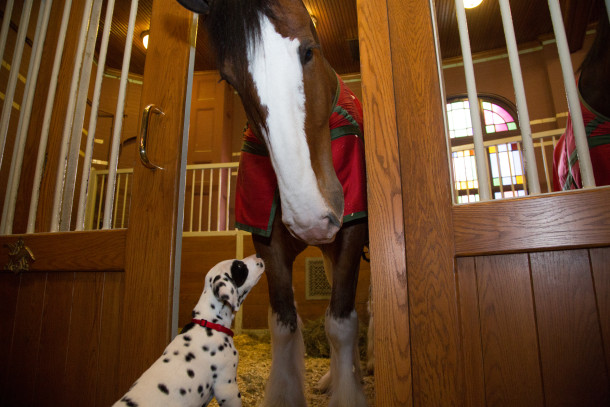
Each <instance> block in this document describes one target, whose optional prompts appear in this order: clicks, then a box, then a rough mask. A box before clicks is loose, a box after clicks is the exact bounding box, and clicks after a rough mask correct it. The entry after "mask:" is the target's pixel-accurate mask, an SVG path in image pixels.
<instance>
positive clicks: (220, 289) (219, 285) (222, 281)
mask: <svg viewBox="0 0 610 407" xmlns="http://www.w3.org/2000/svg"><path fill="white" fill-rule="evenodd" d="M212 290H214V291H213V292H214V296H215V297H216V298H218V299H219V300H220V301H223V302H226V303H227V304H229V305H230V306H231V308H232V309H233V311H238V310H239V302H238V300H237V297H238V295H237V287H235V283H234V282H233V280H232V279H230V278H229V276H228V274H225V275H223V276H216V277H215V278H214V281H213V282H212Z"/></svg>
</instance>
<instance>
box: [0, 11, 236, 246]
mask: <svg viewBox="0 0 610 407" xmlns="http://www.w3.org/2000/svg"><path fill="white" fill-rule="evenodd" d="M145 3H146V2H138V0H133V1H131V3H127V2H122V3H116V2H115V0H106V1H104V0H85V1H82V2H75V1H72V0H66V1H65V2H63V3H62V2H58V1H55V2H53V0H41V1H33V0H21V1H19V0H9V1H7V2H6V5H5V8H4V10H0V11H2V12H3V18H2V27H1V30H0V57H1V60H2V68H1V70H0V79H1V81H0V92H1V93H0V96H1V97H2V101H1V102H0V103H2V116H1V122H0V164H1V166H2V168H1V173H0V189H1V192H3V194H2V195H1V196H3V197H4V199H3V202H2V208H3V209H2V219H1V225H0V233H1V234H3V235H10V234H13V233H17V234H20V233H34V232H63V231H70V230H76V231H82V230H99V229H116V228H126V227H127V226H128V223H129V213H130V210H129V209H130V198H131V190H132V174H133V166H134V163H135V161H136V158H137V150H136V142H135V140H136V139H137V137H138V134H139V130H140V127H139V125H140V123H139V114H140V112H139V104H140V93H141V88H142V79H141V78H142V77H141V74H142V72H141V71H142V70H143V66H142V67H140V68H141V69H140V70H138V69H137V64H136V69H135V71H134V63H133V61H132V55H136V53H143V52H145V49H144V46H143V44H142V43H141V41H139V37H140V36H141V33H142V32H143V30H147V29H148V25H149V20H150V4H145ZM118 6H120V7H118ZM117 10H118V11H117ZM51 13H53V15H54V17H53V18H54V21H59V22H60V24H59V27H57V28H58V30H57V32H58V35H57V36H52V38H49V39H47V38H46V37H47V28H48V25H49V20H50V16H51ZM123 20H125V21H128V24H127V26H126V27H123V24H122V21H123ZM117 29H118V30H124V31H125V33H126V34H125V35H126V38H127V40H126V41H125V42H124V43H123V44H121V43H119V44H118V45H119V46H120V47H122V50H123V55H122V56H120V59H119V58H118V57H117V55H115V54H116V48H117V44H116V43H115V44H114V51H113V53H112V55H110V52H109V48H110V45H109V44H110V42H111V37H112V34H111V33H112V32H113V31H114V30H117ZM43 56H44V58H46V59H44V61H46V62H43ZM39 73H41V75H39ZM39 76H40V77H41V78H44V79H43V80H40V81H39V80H38V78H39ZM33 109H36V110H33ZM51 146H54V147H51ZM56 146H59V147H56ZM51 148H54V149H58V150H59V151H58V152H55V150H53V153H50V151H51ZM55 157H57V159H55ZM236 174H237V163H228V164H205V165H189V166H187V180H186V187H187V188H186V196H185V207H186V210H185V219H184V231H185V232H188V233H202V232H209V231H228V230H232V229H233V224H234V220H233V218H232V210H231V208H232V207H233V201H234V194H232V190H234V186H235V179H236ZM49 191H51V192H49Z"/></svg>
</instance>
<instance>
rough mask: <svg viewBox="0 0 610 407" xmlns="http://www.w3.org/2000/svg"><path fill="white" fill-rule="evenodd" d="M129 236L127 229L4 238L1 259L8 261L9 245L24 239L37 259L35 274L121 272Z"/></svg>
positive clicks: (0, 242) (33, 267) (34, 265)
mask: <svg viewBox="0 0 610 407" xmlns="http://www.w3.org/2000/svg"><path fill="white" fill-rule="evenodd" d="M125 235H126V231H125V230H124V229H115V230H105V231H96V232H67V233H56V234H53V233H37V234H27V235H11V236H1V237H0V258H1V259H8V247H7V246H6V245H8V244H14V243H15V242H16V241H17V240H18V239H23V241H24V243H25V245H26V246H27V247H29V248H30V249H31V250H32V253H34V257H35V259H36V260H35V261H34V262H33V263H31V264H30V270H31V271H55V270H61V271H101V270H117V271H118V270H122V268H123V264H124V261H125ZM58 237H59V239H58ZM2 272H4V271H0V273H2Z"/></svg>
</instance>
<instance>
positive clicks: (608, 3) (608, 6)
mask: <svg viewBox="0 0 610 407" xmlns="http://www.w3.org/2000/svg"><path fill="white" fill-rule="evenodd" d="M606 13H608V20H610V0H606Z"/></svg>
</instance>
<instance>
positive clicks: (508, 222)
mask: <svg viewBox="0 0 610 407" xmlns="http://www.w3.org/2000/svg"><path fill="white" fill-rule="evenodd" d="M358 13H359V16H358V17H359V18H358V21H359V37H360V52H361V70H362V82H363V95H364V97H363V99H364V103H363V105H364V116H365V119H366V127H367V150H366V154H367V157H366V158H367V171H368V181H369V182H368V185H369V216H370V222H369V225H370V249H371V278H372V286H373V290H372V292H373V298H374V299H383V300H375V301H374V314H375V349H376V355H375V387H376V405H378V406H449V405H452V406H485V405H489V406H525V405H527V406H543V405H547V406H554V405H569V406H583V405H587V406H604V405H608V404H609V403H610V394H609V388H610V379H609V377H608V372H609V370H610V369H609V368H610V359H609V358H608V355H609V354H610V352H609V350H610V339H609V338H610V336H609V330H610V327H609V325H610V324H609V322H608V321H610V308H609V301H608V298H610V282H609V278H608V276H609V274H610V270H609V266H608V264H610V261H609V258H610V203H609V202H610V189H609V188H607V187H606V188H599V189H595V190H586V191H577V192H573V193H564V194H549V195H542V196H536V197H527V198H523V199H511V200H501V201H491V202H485V203H476V204H468V205H460V206H454V205H453V203H452V196H451V181H450V180H451V178H450V169H449V160H448V157H447V146H446V141H445V130H444V124H443V111H444V100H443V97H442V94H441V91H440V89H441V87H440V80H439V71H438V68H437V67H438V60H437V55H436V54H435V46H434V45H435V40H434V35H433V32H434V31H433V14H432V13H433V11H431V8H430V5H429V3H428V2H427V1H420V2H404V1H401V0H360V1H359V2H358Z"/></svg>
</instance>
